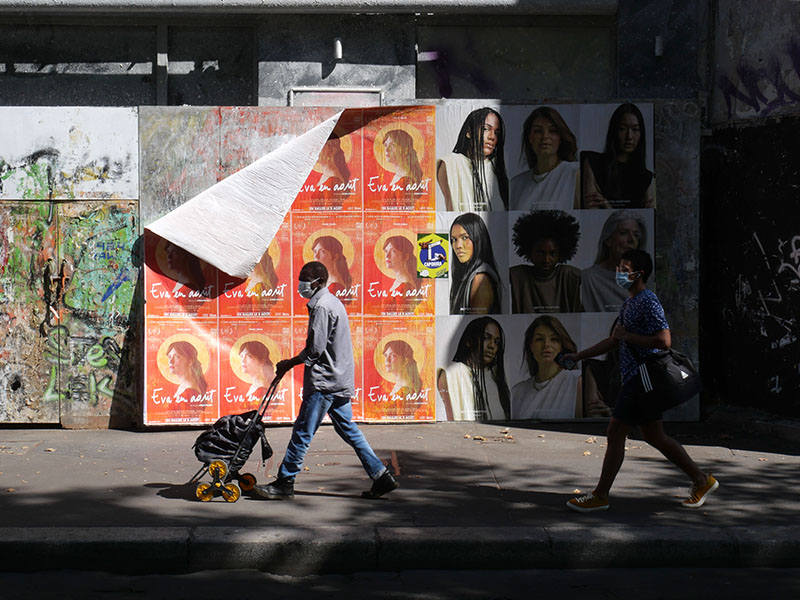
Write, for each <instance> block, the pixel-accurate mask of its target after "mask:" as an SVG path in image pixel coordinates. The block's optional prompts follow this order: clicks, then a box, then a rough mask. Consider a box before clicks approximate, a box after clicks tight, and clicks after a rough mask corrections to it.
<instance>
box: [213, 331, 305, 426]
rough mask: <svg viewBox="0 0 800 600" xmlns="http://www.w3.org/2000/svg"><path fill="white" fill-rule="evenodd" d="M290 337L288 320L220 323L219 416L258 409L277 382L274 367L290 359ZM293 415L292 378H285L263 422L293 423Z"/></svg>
mask: <svg viewBox="0 0 800 600" xmlns="http://www.w3.org/2000/svg"><path fill="white" fill-rule="evenodd" d="M291 335H292V326H291V320H290V319H289V318H288V317H286V318H275V319H235V320H221V321H220V325H219V354H220V391H219V406H220V415H230V414H238V413H243V412H247V411H249V410H254V409H257V408H258V407H259V404H260V403H261V400H262V399H263V398H264V395H265V394H266V392H267V389H268V388H269V386H270V383H272V381H273V379H274V378H275V365H276V364H278V361H281V360H284V359H287V358H291V351H292V347H291V343H290V340H291ZM294 414H295V409H294V404H293V402H292V378H291V377H284V378H283V379H282V380H281V382H280V384H279V385H278V388H277V390H276V393H275V395H274V397H273V398H272V400H271V401H270V404H269V407H268V408H267V410H266V411H265V413H264V421H273V422H291V421H292V420H293V419H294Z"/></svg>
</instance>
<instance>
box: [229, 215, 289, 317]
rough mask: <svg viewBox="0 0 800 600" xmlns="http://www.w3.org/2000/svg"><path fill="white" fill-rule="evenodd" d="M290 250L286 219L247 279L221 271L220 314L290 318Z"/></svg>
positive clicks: (287, 220)
mask: <svg viewBox="0 0 800 600" xmlns="http://www.w3.org/2000/svg"><path fill="white" fill-rule="evenodd" d="M291 248H292V241H291V226H290V224H289V217H288V216H287V217H286V219H284V221H283V223H282V224H281V226H280V227H279V228H278V232H277V233H276V234H275V238H274V239H273V240H272V242H271V243H270V245H269V248H268V249H267V251H266V252H265V253H264V256H263V257H262V258H261V260H260V261H259V262H258V264H256V266H255V268H254V269H253V272H252V274H251V275H250V277H248V278H247V279H245V280H244V281H243V280H241V279H234V278H233V277H231V276H230V275H228V274H226V273H223V272H220V274H219V287H220V295H219V313H220V315H223V316H232V317H264V316H267V315H271V316H281V315H286V316H288V315H290V314H291V313H292V299H291V295H292V289H293V285H292V252H291Z"/></svg>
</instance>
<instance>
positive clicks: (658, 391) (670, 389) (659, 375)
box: [637, 348, 700, 412]
mask: <svg viewBox="0 0 800 600" xmlns="http://www.w3.org/2000/svg"><path fill="white" fill-rule="evenodd" d="M637 377H638V378H639V381H640V383H641V386H642V393H643V394H644V396H643V400H644V401H645V402H646V403H647V405H648V406H649V407H654V408H657V409H658V410H659V411H661V412H663V411H665V410H669V409H670V408H674V407H676V406H678V405H679V404H683V403H684V402H686V401H687V400H689V398H692V397H693V396H694V395H696V394H697V393H699V392H700V375H699V374H698V372H697V369H696V368H695V366H694V365H693V364H692V361H690V360H689V358H688V357H687V356H686V355H685V354H683V353H681V352H678V351H677V350H673V349H671V348H670V349H669V350H660V351H658V352H654V353H652V354H648V355H647V356H645V358H644V360H643V361H642V363H641V364H640V365H639V369H638V373H637Z"/></svg>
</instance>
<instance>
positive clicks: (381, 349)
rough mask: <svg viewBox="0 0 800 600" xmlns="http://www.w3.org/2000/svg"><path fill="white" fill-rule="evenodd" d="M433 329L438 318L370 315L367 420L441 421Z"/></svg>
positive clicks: (366, 355)
mask: <svg viewBox="0 0 800 600" xmlns="http://www.w3.org/2000/svg"><path fill="white" fill-rule="evenodd" d="M433 333H434V318H433V317H427V318H425V317H423V318H416V317H415V318H393V319H390V318H385V319H368V318H367V319H365V324H364V360H365V362H366V363H367V364H366V369H365V371H364V403H363V405H364V420H365V421H433V420H435V419H436V414H435V399H434V393H433V365H434V360H435V357H434V353H433V348H434V339H433Z"/></svg>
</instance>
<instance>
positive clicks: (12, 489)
mask: <svg viewBox="0 0 800 600" xmlns="http://www.w3.org/2000/svg"><path fill="white" fill-rule="evenodd" d="M6 491H7V492H16V491H17V490H15V489H14V488H6Z"/></svg>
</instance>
